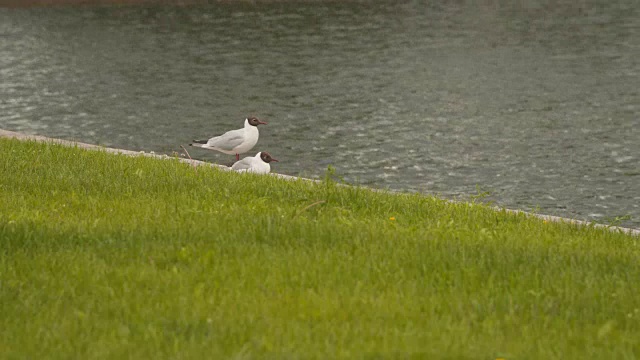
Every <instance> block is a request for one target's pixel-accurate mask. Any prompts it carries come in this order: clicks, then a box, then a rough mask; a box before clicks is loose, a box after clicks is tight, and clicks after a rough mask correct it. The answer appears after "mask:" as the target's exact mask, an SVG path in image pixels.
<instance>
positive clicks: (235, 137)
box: [207, 129, 244, 151]
mask: <svg viewBox="0 0 640 360" xmlns="http://www.w3.org/2000/svg"><path fill="white" fill-rule="evenodd" d="M243 141H244V132H243V129H239V130H231V131H227V132H226V133H224V134H222V135H220V136H216V137H214V138H211V139H209V141H207V146H209V147H212V148H218V149H222V150H226V151H231V150H233V149H234V148H235V147H237V146H239V145H240V144H242V142H243Z"/></svg>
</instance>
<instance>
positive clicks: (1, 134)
mask: <svg viewBox="0 0 640 360" xmlns="http://www.w3.org/2000/svg"><path fill="white" fill-rule="evenodd" d="M0 138H14V139H19V140H32V141H39V142H51V143H55V144H60V145H65V146H77V147H79V148H82V149H87V150H100V151H106V152H108V153H113V154H123V155H127V156H146V157H152V158H156V159H176V158H174V157H170V156H168V155H159V154H155V153H153V152H149V153H147V152H144V151H132V150H124V149H115V148H109V147H104V146H99V145H92V144H86V143H81V142H77V141H70V140H62V139H55V138H49V137H45V136H39V135H27V134H22V133H18V132H14V131H8V130H2V129H0ZM177 159H178V160H179V161H181V162H184V163H187V164H190V165H193V166H210V167H213V168H216V169H220V170H223V171H231V168H229V167H228V166H224V165H219V164H212V163H208V162H205V161H200V160H192V159H185V158H177ZM270 175H273V176H277V177H279V178H282V179H286V180H305V181H313V182H320V180H313V179H308V178H303V177H297V176H291V175H284V174H277V173H271V174H270ZM370 190H373V191H384V190H377V189H370ZM494 209H495V210H496V211H506V212H507V213H510V214H515V215H521V214H523V215H526V216H531V217H535V218H538V219H541V220H543V221H548V222H557V223H567V224H572V225H578V226H593V227H595V228H602V229H606V230H609V231H613V232H622V233H625V234H628V235H633V236H639V237H640V229H632V228H625V227H620V226H609V225H604V224H597V223H591V222H587V221H584V220H576V219H570V218H563V217H560V216H553V215H543V214H536V213H530V212H526V211H523V210H513V209H507V208H501V207H497V206H496V207H494Z"/></svg>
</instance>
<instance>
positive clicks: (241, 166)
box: [231, 156, 253, 170]
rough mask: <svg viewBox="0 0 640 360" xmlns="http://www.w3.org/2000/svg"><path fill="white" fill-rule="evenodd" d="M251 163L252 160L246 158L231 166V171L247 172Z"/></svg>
mask: <svg viewBox="0 0 640 360" xmlns="http://www.w3.org/2000/svg"><path fill="white" fill-rule="evenodd" d="M252 162H253V158H252V157H249V156H247V157H246V158H244V159H242V160H240V161H236V162H235V163H234V164H233V165H231V169H232V170H248V169H250V168H251V163H252Z"/></svg>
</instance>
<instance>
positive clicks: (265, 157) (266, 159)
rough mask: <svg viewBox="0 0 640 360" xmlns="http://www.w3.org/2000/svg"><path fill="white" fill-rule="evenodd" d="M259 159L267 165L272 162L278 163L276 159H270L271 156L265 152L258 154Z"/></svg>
mask: <svg viewBox="0 0 640 360" xmlns="http://www.w3.org/2000/svg"><path fill="white" fill-rule="evenodd" d="M260 159H262V161H264V162H266V163H267V164H268V163H270V162H272V161H275V162H278V159H275V158H272V157H271V154H269V153H268V152H266V151H263V152H261V153H260Z"/></svg>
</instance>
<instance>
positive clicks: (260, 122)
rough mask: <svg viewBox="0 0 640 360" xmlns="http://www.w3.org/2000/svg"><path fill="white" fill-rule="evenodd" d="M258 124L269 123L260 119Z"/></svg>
mask: <svg viewBox="0 0 640 360" xmlns="http://www.w3.org/2000/svg"><path fill="white" fill-rule="evenodd" d="M258 124H262V125H267V123H266V122H264V121H261V120H258Z"/></svg>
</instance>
